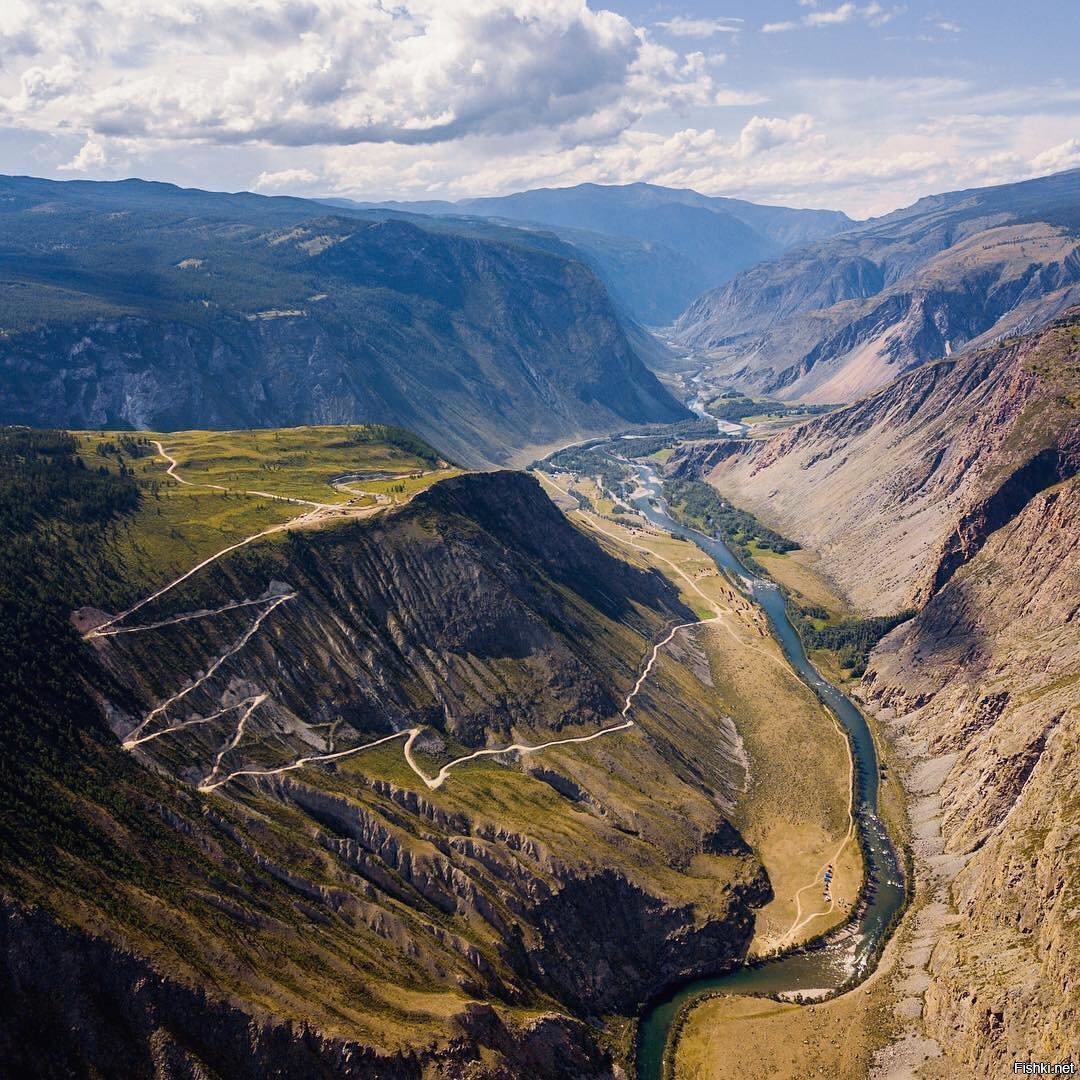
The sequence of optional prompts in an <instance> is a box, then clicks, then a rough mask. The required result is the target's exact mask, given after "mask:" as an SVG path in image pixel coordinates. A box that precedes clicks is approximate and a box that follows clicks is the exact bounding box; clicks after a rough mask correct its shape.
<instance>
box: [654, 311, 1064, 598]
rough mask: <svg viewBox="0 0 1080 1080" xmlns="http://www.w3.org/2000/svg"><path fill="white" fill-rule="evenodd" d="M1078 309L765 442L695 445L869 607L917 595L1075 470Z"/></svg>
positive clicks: (680, 458)
mask: <svg viewBox="0 0 1080 1080" xmlns="http://www.w3.org/2000/svg"><path fill="white" fill-rule="evenodd" d="M1077 325H1078V320H1077V317H1076V315H1075V314H1074V315H1073V316H1071V317H1068V318H1065V319H1063V320H1060V321H1059V322H1057V323H1055V324H1053V325H1051V327H1049V328H1048V329H1047V330H1045V331H1043V332H1042V333H1038V334H1033V335H1029V336H1027V337H1024V338H1019V339H1013V340H1010V341H1007V342H1005V343H1002V344H1001V345H999V346H997V347H996V348H993V349H984V350H980V351H977V352H974V353H970V354H965V355H964V356H960V357H953V358H951V359H949V360H941V361H938V362H937V363H935V364H928V365H925V366H923V367H921V368H917V369H916V370H914V371H911V372H909V373H908V374H907V375H904V376H902V377H901V378H899V379H897V380H896V381H895V382H893V383H890V384H889V385H888V386H886V387H885V388H883V389H882V390H879V391H878V392H877V393H876V394H873V395H871V396H870V397H868V398H866V399H864V400H863V401H860V402H858V403H856V404H855V405H851V406H849V407H848V408H846V409H841V410H839V411H837V412H833V413H829V414H826V415H824V416H821V417H819V418H817V419H814V420H811V421H809V422H807V423H805V424H801V425H799V426H798V427H794V428H792V429H790V430H789V431H786V432H783V433H781V434H779V435H776V436H774V437H773V438H771V439H768V440H766V441H763V442H749V441H728V442H722V443H718V444H699V445H697V446H691V447H690V448H689V449H687V450H686V451H684V452H683V453H681V454H679V455H676V457H674V458H673V459H672V462H671V467H672V468H674V469H676V470H679V469H681V470H683V471H686V472H701V473H703V474H704V475H705V476H706V478H707V479H708V480H709V481H710V482H711V483H713V484H715V485H716V486H717V487H718V488H719V489H720V490H721V491H722V492H723V493H724V494H725V495H728V496H729V497H730V498H731V499H732V501H733V502H734V503H735V504H736V505H737V506H741V507H744V508H746V509H749V510H751V511H752V512H753V513H755V514H756V515H758V516H759V517H760V518H761V519H762V520H763V521H765V522H766V523H767V524H769V525H771V526H773V527H775V528H776V529H777V530H778V531H779V532H781V533H782V534H783V535H785V536H789V537H791V538H793V539H795V540H798V541H799V542H800V543H802V544H804V546H806V547H809V548H811V549H813V550H814V551H816V552H818V553H820V555H821V566H822V569H823V570H824V571H825V572H826V573H827V574H828V576H830V577H831V578H833V579H834V580H835V581H836V582H837V583H838V584H839V585H840V586H841V588H843V589H844V591H845V592H846V593H847V594H848V596H849V597H850V598H851V600H852V601H853V602H854V603H855V604H856V605H857V606H858V607H860V608H862V609H863V610H866V611H869V612H873V613H875V614H885V613H890V612H893V611H898V610H901V609H903V608H906V607H908V606H909V605H910V604H912V603H915V604H921V603H924V602H925V600H926V599H927V597H929V596H930V595H931V594H933V593H934V592H935V591H936V590H937V589H939V588H940V587H941V586H942V585H944V584H945V582H946V581H947V580H948V578H949V577H950V576H951V574H952V573H953V572H954V571H955V569H956V568H957V567H958V566H959V565H961V564H962V563H963V562H964V561H966V560H967V559H968V558H970V556H971V554H973V553H974V552H975V551H976V550H978V548H979V546H981V544H982V543H983V542H984V541H985V538H986V536H987V535H988V534H989V533H990V532H992V531H993V530H994V529H996V528H998V527H999V526H1000V525H1001V524H1002V523H1003V522H1004V521H1007V520H1008V519H1009V517H1010V516H1011V515H1012V514H1014V513H1015V512H1016V511H1017V510H1018V509H1019V508H1020V507H1021V506H1023V505H1024V503H1025V502H1026V501H1027V500H1028V499H1029V498H1030V497H1031V496H1032V495H1033V494H1034V493H1035V492H1037V491H1039V490H1041V489H1042V488H1045V487H1046V486H1048V485H1050V484H1052V483H1055V482H1057V481H1059V480H1062V479H1065V478H1067V477H1069V476H1072V475H1074V474H1075V472H1076V471H1077V468H1078V466H1080V425H1078V422H1077V405H1078V402H1077V396H1076V371H1075V367H1074V366H1073V363H1074V362H1073V360H1071V359H1070V358H1071V357H1072V356H1073V355H1074V352H1075V338H1076V334H1077Z"/></svg>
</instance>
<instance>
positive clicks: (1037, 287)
mask: <svg viewBox="0 0 1080 1080" xmlns="http://www.w3.org/2000/svg"><path fill="white" fill-rule="evenodd" d="M1078 202H1080V171H1078V170H1072V171H1071V172H1066V173H1060V174H1058V175H1056V176H1050V177H1045V178H1042V179H1039V180H1030V181H1026V182H1024V183H1021V184H1009V185H1005V186H1003V187H998V188H985V189H982V190H976V191H965V192H954V193H951V194H948V195H943V196H936V197H932V198H928V199H922V200H920V201H919V202H918V203H916V204H915V205H914V206H912V207H909V208H907V209H906V210H898V211H896V212H895V213H893V214H888V215H886V216H885V217H883V218H877V219H873V220H871V221H869V222H866V223H865V224H862V225H860V226H857V227H855V228H854V229H852V230H850V231H848V232H845V233H843V234H841V235H840V236H838V237H835V238H832V239H829V240H825V241H821V242H818V243H816V244H812V245H808V246H805V247H801V248H797V249H795V250H794V251H792V252H789V253H788V254H786V255H784V256H782V257H781V258H779V259H776V260H774V261H771V262H764V263H760V264H759V265H757V266H754V267H752V268H750V269H749V270H746V271H744V272H743V273H742V274H740V275H738V276H737V277H735V278H734V279H732V280H731V281H730V282H728V283H727V284H726V285H723V286H721V287H720V288H717V289H714V290H712V291H710V292H707V293H705V294H704V295H702V296H701V297H699V298H698V299H697V300H696V301H695V302H694V303H693V304H692V305H690V307H689V308H688V309H687V310H686V311H685V312H684V313H683V315H682V316H680V318H679V320H678V322H677V323H676V338H677V340H678V341H679V342H680V343H681V344H683V345H684V346H687V347H691V348H694V349H696V350H704V351H707V352H708V354H709V355H710V357H712V358H713V359H714V360H715V361H716V362H717V363H716V367H715V373H716V374H717V375H718V376H721V377H722V378H723V379H724V380H725V381H729V382H731V383H732V384H734V385H737V386H739V387H742V388H745V389H748V390H753V391H756V392H759V393H766V394H769V395H771V396H776V397H780V398H785V399H786V398H797V399H799V400H805V401H812V402H826V403H828V402H844V401H852V400H855V399H857V398H859V397H861V396H863V395H864V394H866V393H868V392H870V391H873V390H876V389H877V388H878V387H880V386H882V385H883V384H885V383H887V382H889V381H890V380H891V379H893V378H895V377H896V376H898V375H901V374H902V373H903V372H904V371H905V370H907V369H909V368H911V367H913V366H915V365H918V364H922V363H925V362H926V361H929V360H934V359H937V358H939V357H944V356H948V355H949V354H950V353H955V352H957V351H959V350H960V349H962V348H965V347H978V346H980V345H986V344H990V343H992V342H994V341H995V340H997V339H1000V338H1001V337H1003V336H1006V335H1008V334H1011V333H1017V332H1026V331H1029V330H1032V329H1035V328H1038V327H1039V326H1041V325H1043V324H1045V323H1046V322H1048V321H1050V320H1051V319H1053V318H1055V317H1056V316H1058V315H1060V314H1061V313H1062V312H1063V311H1065V310H1066V309H1067V308H1068V307H1069V306H1070V305H1073V304H1076V303H1077V302H1078V301H1080V242H1078V239H1077V231H1076V227H1075V220H1074V217H1072V216H1070V210H1069V209H1068V208H1069V207H1073V208H1074V207H1075V206H1076V205H1077V203H1078Z"/></svg>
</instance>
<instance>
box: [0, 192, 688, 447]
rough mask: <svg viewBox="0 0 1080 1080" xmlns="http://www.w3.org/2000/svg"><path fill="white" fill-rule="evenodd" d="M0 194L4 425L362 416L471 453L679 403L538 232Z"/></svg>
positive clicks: (629, 419) (300, 208) (578, 268)
mask: <svg viewBox="0 0 1080 1080" xmlns="http://www.w3.org/2000/svg"><path fill="white" fill-rule="evenodd" d="M0 190H2V192H3V194H4V195H5V197H6V204H5V242H4V245H3V249H2V250H0V265H2V266H3V267H4V271H5V274H6V276H7V277H8V279H9V281H10V285H9V288H7V289H6V290H5V291H4V295H3V297H2V298H0V325H2V326H3V329H4V334H3V337H2V339H0V368H2V369H3V371H4V380H3V388H2V390H0V419H2V420H4V421H5V422H9V423H25V424H37V425H57V426H62V427H101V426H116V427H124V426H130V427H137V428H156V429H159V430H166V429H178V428H185V427H186V428H196V427H204V428H205V427H224V428H236V427H248V426H261V427H265V426H275V425H286V424H306V423H337V422H346V421H350V422H351V421H360V420H375V421H385V422H393V423H398V424H401V425H403V426H407V427H409V428H411V429H412V430H415V431H417V432H418V433H420V434H422V435H424V436H425V437H427V438H429V439H430V440H431V441H432V442H433V443H434V444H435V445H437V446H438V447H439V449H440V450H442V451H443V452H444V453H446V454H448V455H449V456H451V457H453V458H454V459H455V460H459V461H461V462H464V463H467V464H485V463H492V462H503V461H506V460H507V459H508V458H510V457H512V456H513V453H514V452H515V451H516V450H520V449H522V448H523V447H525V446H531V445H535V444H545V443H550V442H553V441H555V440H558V439H560V438H563V439H565V438H567V437H569V436H572V435H576V434H578V433H584V432H592V431H598V430H602V429H610V428H611V427H613V426H614V427H617V426H620V425H625V424H627V423H639V422H650V421H661V422H663V421H668V420H673V419H678V418H681V417H683V416H685V415H687V413H686V411H685V410H684V409H683V408H682V406H680V405H679V404H678V403H677V402H676V401H675V400H674V399H673V398H672V397H671V396H670V395H669V394H668V393H667V391H666V390H664V389H663V387H662V386H661V385H660V384H659V383H658V382H657V381H656V379H655V378H654V377H653V375H652V374H651V373H650V372H649V371H648V370H647V369H646V368H645V367H644V366H643V365H642V363H641V362H640V360H639V359H638V357H637V354H636V353H635V352H634V349H633V348H632V346H631V345H630V343H629V341H628V340H627V337H626V334H625V332H624V330H623V328H622V326H621V324H620V322H619V319H618V317H617V315H616V312H615V310H614V308H613V306H612V303H611V300H610V298H609V297H608V294H607V292H606V291H605V289H604V287H603V285H602V284H601V283H600V281H599V280H598V279H597V278H596V276H595V275H594V274H593V273H592V271H590V270H589V269H587V268H586V267H585V266H584V265H583V264H582V263H581V262H579V261H577V259H576V258H575V257H574V254H573V252H572V251H571V250H570V249H569V248H567V247H566V246H565V245H562V244H560V243H559V242H558V241H556V240H555V239H554V238H552V237H550V236H547V237H533V236H530V235H529V234H527V233H523V232H519V231H517V230H514V229H511V228H497V227H495V226H489V225H485V224H483V223H473V224H471V225H470V224H469V223H458V225H457V226H456V227H452V226H450V225H447V224H446V223H430V222H428V221H427V220H426V219H423V218H413V219H406V218H404V217H402V216H400V215H399V216H395V217H387V216H386V215H378V214H375V213H367V214H362V213H360V212H357V211H347V210H342V211H340V212H338V213H337V214H330V213H329V212H328V210H327V208H326V207H325V206H322V205H320V204H317V203H307V202H304V201H303V200H276V199H260V198H258V197H256V196H227V195H215V194H210V193H207V192H185V191H181V190H180V189H177V188H171V187H169V186H167V185H149V184H141V185H140V184H139V183H136V182H130V183H125V184H121V185H107V184H105V185H93V184H89V185H88V184H81V185H79V186H78V187H77V188H76V187H72V186H71V185H65V184H54V183H49V182H46V181H32V180H27V179H25V178H22V179H20V178H6V179H2V180H0Z"/></svg>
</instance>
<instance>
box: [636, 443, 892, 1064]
mask: <svg viewBox="0 0 1080 1080" xmlns="http://www.w3.org/2000/svg"><path fill="white" fill-rule="evenodd" d="M624 460H625V459H624ZM634 467H635V469H636V471H637V476H638V481H639V484H640V487H641V492H640V493H639V494H638V495H637V496H636V497H635V498H634V500H633V502H634V505H635V507H636V508H637V509H638V510H639V511H640V512H641V513H642V514H643V515H644V516H645V517H646V518H648V520H649V521H651V522H652V523H653V524H654V525H657V526H659V527H660V528H662V529H665V530H667V531H668V532H670V533H672V534H674V535H675V536H679V537H682V538H684V539H686V540H690V541H692V542H693V543H695V544H697V546H698V547H699V548H701V550H702V551H704V552H705V553H706V554H708V555H709V556H711V557H712V559H713V560H714V561H715V562H716V564H717V566H718V567H719V568H720V569H721V570H722V571H724V572H725V573H726V574H727V575H728V576H729V577H731V578H732V579H733V580H734V581H735V582H736V583H737V584H739V585H740V587H741V588H742V589H743V590H744V591H745V592H747V593H748V594H749V595H750V596H752V597H753V598H754V600H756V601H757V603H759V604H760V605H761V607H762V608H763V609H764V611H765V613H766V615H767V616H768V619H769V624H770V626H771V628H772V632H773V634H774V635H775V637H776V639H777V641H778V642H779V643H780V646H781V648H782V649H783V651H784V655H785V656H786V657H787V659H788V660H789V661H790V663H791V665H792V667H793V668H794V669H795V670H796V671H797V672H798V673H799V675H800V676H801V677H802V678H803V680H804V681H805V682H806V683H807V685H809V686H810V688H811V689H812V690H813V691H814V693H816V694H817V696H818V697H819V698H820V699H821V700H822V701H823V702H824V703H825V704H826V705H827V706H828V707H829V709H831V710H832V712H833V713H834V714H835V715H836V717H837V718H838V719H839V721H840V723H841V724H842V725H843V727H844V729H845V730H846V731H847V733H848V736H849V740H850V744H851V749H852V753H853V756H854V759H855V777H854V781H853V782H854V792H853V796H852V811H853V814H854V817H855V822H856V826H857V830H858V835H859V841H860V845H861V847H862V852H863V860H864V863H865V866H866V873H867V881H868V888H867V891H866V898H865V902H864V903H863V904H862V905H861V906H860V907H858V908H857V909H856V911H855V913H854V916H853V918H852V921H851V922H849V923H848V924H847V925H846V926H844V927H842V928H840V929H839V930H838V931H836V932H834V933H833V934H831V935H829V937H828V943H827V944H824V945H822V946H821V947H818V948H813V949H807V950H801V951H800V950H798V949H796V950H793V951H791V952H789V953H786V954H782V955H780V956H778V957H776V958H774V959H771V960H767V961H764V962H763V963H760V964H755V965H752V966H750V965H747V966H742V967H739V968H736V969H735V970H733V971H731V972H729V973H727V974H725V975H719V976H713V977H709V978H701V979H694V980H692V981H690V982H687V983H686V984H684V985H682V986H679V987H676V988H674V989H673V990H672V991H671V992H670V993H668V994H667V995H666V996H664V997H661V998H658V999H656V1000H654V1001H653V1002H652V1004H651V1005H650V1007H649V1009H648V1010H647V1011H646V1013H645V1015H644V1016H643V1017H642V1020H641V1024H640V1026H639V1028H638V1041H637V1080H661V1077H662V1076H663V1067H664V1049H665V1046H666V1045H667V1041H668V1037H669V1035H670V1033H671V1026H672V1024H673V1023H674V1021H675V1020H676V1018H677V1017H678V1016H679V1014H680V1013H681V1012H682V1009H683V1007H684V1006H686V1005H687V1004H688V1003H690V1002H693V1001H694V1000H695V999H697V998H701V997H703V996H705V995H708V994H712V993H716V992H729V993H733V994H767V995H774V994H779V993H797V992H800V991H801V992H809V991H819V992H820V991H827V990H835V989H837V988H838V987H840V986H842V985H843V984H845V983H848V982H858V981H861V980H862V979H864V978H865V977H866V976H867V975H869V974H870V972H871V971H872V969H873V966H874V963H875V961H876V958H877V956H878V951H879V947H880V945H881V944H882V942H883V940H884V937H885V935H886V934H887V933H888V931H889V928H890V926H891V925H892V922H893V919H894V916H895V915H896V913H897V912H898V911H899V910H900V908H901V907H902V905H903V903H904V883H903V872H902V870H901V869H900V864H899V860H898V859H897V855H896V851H895V850H894V848H893V846H892V843H891V842H890V840H889V837H888V834H887V832H886V830H885V827H884V825H883V824H882V822H881V819H880V817H879V816H878V809H877V806H878V782H879V765H878V759H877V751H876V749H875V747H874V739H873V736H872V734H871V732H870V728H869V727H868V725H867V723H866V719H865V717H864V716H863V715H862V713H861V712H860V711H859V710H858V708H856V706H855V705H854V704H853V703H852V702H851V700H850V699H849V698H847V697H846V696H845V695H844V694H843V693H841V691H840V690H838V689H837V688H836V687H835V686H833V685H832V684H831V683H829V682H827V681H826V680H825V679H823V678H822V677H821V676H820V675H819V674H818V672H817V669H816V668H815V667H814V665H813V664H812V663H811V662H810V660H809V659H808V658H807V655H806V652H805V650H804V649H803V645H802V640H801V639H800V637H799V635H798V633H797V632H796V630H795V627H794V625H793V624H792V622H791V620H790V619H789V618H788V614H787V608H786V606H785V604H784V598H783V596H782V595H781V593H780V590H779V589H778V588H777V586H776V585H775V584H773V583H772V582H770V581H766V580H763V579H761V578H756V577H752V576H750V575H749V574H748V572H747V570H746V568H745V567H744V566H743V565H742V563H740V562H739V560H738V559H737V558H736V557H735V556H734V554H732V552H731V551H730V549H728V548H727V547H726V546H725V545H724V544H723V543H722V542H721V541H720V540H717V539H714V538H713V537H709V536H706V535H705V534H704V533H701V532H698V531H697V530H696V529H691V528H687V527H686V526H685V525H682V524H680V523H679V522H677V521H675V520H674V519H673V518H672V517H671V516H670V515H669V513H668V510H667V505H666V503H665V501H664V498H663V495H662V486H661V482H660V480H659V478H658V477H657V475H656V473H655V472H654V471H653V469H652V468H651V467H650V466H648V465H645V464H640V463H635V466H634Z"/></svg>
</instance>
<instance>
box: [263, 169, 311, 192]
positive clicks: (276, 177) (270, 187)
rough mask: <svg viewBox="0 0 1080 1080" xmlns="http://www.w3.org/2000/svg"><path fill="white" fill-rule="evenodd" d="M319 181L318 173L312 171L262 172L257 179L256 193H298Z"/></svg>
mask: <svg viewBox="0 0 1080 1080" xmlns="http://www.w3.org/2000/svg"><path fill="white" fill-rule="evenodd" d="M318 180H319V175H318V173H313V172H312V171H311V170H310V169H279V170H278V171H277V172H261V173H259V175H258V176H257V177H256V178H255V182H254V184H252V188H253V189H254V190H255V191H296V190H297V189H298V188H306V187H310V186H311V185H312V184H315V183H317V182H318Z"/></svg>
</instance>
